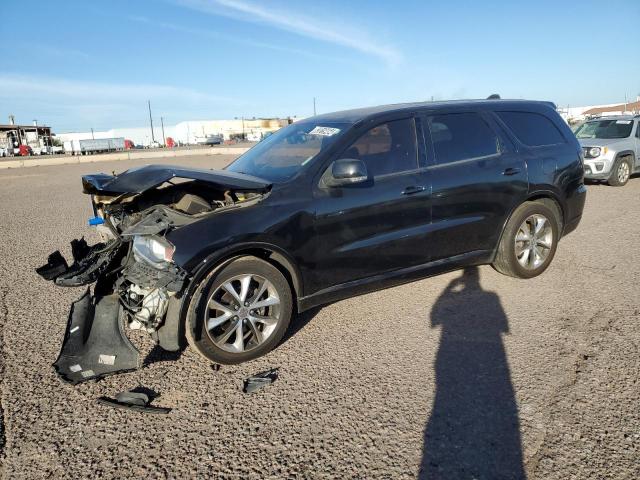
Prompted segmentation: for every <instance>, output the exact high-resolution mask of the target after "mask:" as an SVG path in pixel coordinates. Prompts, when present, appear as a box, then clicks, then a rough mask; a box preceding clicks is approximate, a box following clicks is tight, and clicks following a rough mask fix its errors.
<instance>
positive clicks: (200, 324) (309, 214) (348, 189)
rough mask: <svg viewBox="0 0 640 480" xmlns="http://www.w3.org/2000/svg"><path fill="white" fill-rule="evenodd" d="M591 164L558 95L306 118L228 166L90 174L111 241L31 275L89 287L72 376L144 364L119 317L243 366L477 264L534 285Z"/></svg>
mask: <svg viewBox="0 0 640 480" xmlns="http://www.w3.org/2000/svg"><path fill="white" fill-rule="evenodd" d="M581 155H582V153H581V148H580V145H579V144H578V142H577V140H576V138H575V137H574V135H573V133H572V132H571V130H570V129H569V128H568V126H567V125H566V124H565V123H564V122H563V121H562V119H561V118H560V117H559V116H558V114H557V113H556V111H555V108H554V106H553V104H551V103H548V102H532V101H509V100H485V101H455V102H436V103H415V104H401V105H389V106H381V107H374V108H366V109H358V110H350V111H344V112H338V113H331V114H327V115H321V116H317V117H313V118H309V119H306V120H302V121H299V122H296V123H294V124H292V125H289V126H288V127H286V128H283V129H282V130H280V131H279V132H277V133H276V134H274V135H271V136H270V137H268V138H267V139H265V140H264V141H263V142H261V143H259V144H258V145H256V146H255V147H253V148H252V149H251V150H249V151H248V152H246V153H245V154H244V155H242V156H241V157H240V158H238V159H237V160H236V161H234V162H233V163H232V164H231V165H229V166H228V167H227V168H226V169H224V170H218V171H215V170H194V169H184V168H180V167H167V166H161V165H157V166H153V165H152V166H145V167H141V168H137V169H132V170H128V171H126V172H123V173H121V174H119V175H105V174H98V175H89V176H85V177H83V186H84V191H85V192H86V193H88V194H91V196H92V203H93V208H94V212H95V217H94V218H93V219H92V220H91V222H92V223H94V224H98V228H99V229H100V230H101V232H102V234H103V236H104V237H103V242H101V243H99V244H97V245H94V246H91V247H90V246H88V245H87V244H86V243H85V242H84V240H74V242H72V247H73V254H74V263H73V264H72V265H71V266H68V265H67V263H66V261H65V260H64V258H63V257H62V256H61V255H60V254H59V253H58V252H56V253H54V254H52V255H51V256H50V257H49V262H48V263H47V265H45V266H43V267H41V268H40V269H39V273H40V274H41V275H42V276H43V277H45V278H47V279H52V280H55V282H56V283H57V284H58V285H73V286H76V285H86V284H90V283H93V282H96V285H95V287H94V292H93V295H90V294H89V293H88V292H87V294H86V295H85V296H84V297H83V298H81V299H80V300H78V301H77V302H75V303H74V305H73V308H72V311H71V314H70V317H69V325H68V328H67V333H66V336H65V341H64V344H63V348H62V352H61V354H60V358H59V359H58V361H57V362H56V368H57V370H58V372H59V373H60V374H61V375H62V376H63V378H65V379H67V380H69V381H72V382H79V381H83V380H86V379H88V378H95V377H99V376H102V375H106V374H109V373H114V372H116V371H120V370H127V369H130V368H135V366H137V351H136V350H135V349H134V348H133V347H132V346H131V344H130V343H129V342H128V340H127V339H126V337H123V336H122V324H124V323H126V324H128V326H129V327H130V328H140V329H145V330H147V331H148V332H150V333H151V334H152V335H153V336H154V337H155V338H156V339H157V341H158V342H159V344H160V346H162V347H163V348H165V349H168V350H177V349H179V348H181V340H182V338H184V337H186V338H187V339H188V341H189V343H190V344H191V346H192V347H194V348H195V349H196V350H197V351H198V352H199V353H201V354H202V355H204V356H205V357H206V358H207V359H209V360H211V361H215V362H220V363H238V362H243V361H246V360H250V359H253V358H256V357H258V356H260V355H263V354H265V353H267V352H268V351H269V350H271V349H272V348H274V347H275V346H276V345H277V344H278V342H279V341H280V340H281V339H282V337H283V335H284V333H285V331H286V330H287V327H288V325H289V321H290V319H291V317H292V315H293V314H295V313H299V312H302V311H303V310H306V309H309V308H311V307H314V306H317V305H322V304H326V303H328V302H332V301H335V300H340V299H343V298H347V297H351V296H354V295H359V294H362V293H365V292H369V291H371V290H374V289H380V288H384V287H388V286H390V285H396V284H399V283H402V282H408V281H411V280H415V279H418V278H423V277H426V276H429V275H434V274H437V273H441V272H445V271H449V270H452V269H456V268H460V267H463V266H468V265H479V264H492V265H493V266H494V267H495V268H496V269H497V270H498V271H500V272H502V273H504V274H507V275H511V276H514V277H519V278H530V277H534V276H536V275H539V274H540V273H542V272H543V271H544V270H545V269H546V268H547V267H548V266H549V264H550V262H551V260H552V259H553V256H554V253H555V251H556V247H557V244H558V240H559V239H560V238H561V237H562V236H563V235H566V234H567V233H569V232H570V231H572V230H573V229H575V228H576V226H577V225H578V222H579V221H580V218H581V215H582V209H583V206H584V202H585V192H586V190H585V187H584V184H583V164H582V157H581Z"/></svg>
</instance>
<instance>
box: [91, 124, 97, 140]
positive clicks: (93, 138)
mask: <svg viewBox="0 0 640 480" xmlns="http://www.w3.org/2000/svg"><path fill="white" fill-rule="evenodd" d="M91 139H92V140H95V139H96V137H94V136H93V127H91Z"/></svg>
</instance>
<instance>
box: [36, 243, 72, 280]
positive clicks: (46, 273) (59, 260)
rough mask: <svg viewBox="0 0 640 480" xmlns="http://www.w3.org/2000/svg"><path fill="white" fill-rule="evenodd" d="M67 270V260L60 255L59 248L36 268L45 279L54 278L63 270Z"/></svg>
mask: <svg viewBox="0 0 640 480" xmlns="http://www.w3.org/2000/svg"><path fill="white" fill-rule="evenodd" d="M67 270H69V266H68V265H67V261H66V260H65V258H64V257H63V256H62V254H61V253H60V251H59V250H56V251H55V252H53V253H52V254H51V255H49V258H48V259H47V263H46V264H45V265H43V266H41V267H39V268H36V273H37V274H38V275H40V276H41V277H42V278H44V279H45V280H55V279H56V277H58V276H60V275H61V274H63V273H64V272H66V271H67Z"/></svg>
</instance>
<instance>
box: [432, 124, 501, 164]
mask: <svg viewBox="0 0 640 480" xmlns="http://www.w3.org/2000/svg"><path fill="white" fill-rule="evenodd" d="M429 130H430V132H431V141H432V142H433V148H434V150H435V154H436V163H438V164H446V163H451V162H457V161H459V160H468V159H471V158H478V157H486V156H489V155H495V154H496V153H499V151H500V149H499V145H500V143H499V140H498V137H497V136H496V134H495V133H494V131H493V130H491V127H489V125H487V122H485V121H484V120H483V119H482V117H481V116H480V115H478V114H477V113H449V114H445V115H435V116H432V117H429Z"/></svg>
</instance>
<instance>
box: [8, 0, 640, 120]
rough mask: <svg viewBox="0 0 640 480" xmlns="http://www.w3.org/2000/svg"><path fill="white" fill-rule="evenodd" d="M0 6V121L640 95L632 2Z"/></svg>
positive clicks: (181, 0) (167, 1)
mask: <svg viewBox="0 0 640 480" xmlns="http://www.w3.org/2000/svg"><path fill="white" fill-rule="evenodd" d="M3 7H4V8H3V21H2V22H0V34H2V35H1V38H2V39H3V42H2V45H1V46H0V58H1V59H2V63H1V65H2V66H1V67H0V123H4V122H6V118H7V116H8V115H9V114H14V115H16V119H17V120H18V121H19V122H23V123H28V122H31V121H32V120H33V119H38V121H39V123H46V124H49V125H51V126H53V127H54V130H55V131H58V132H64V131H71V130H87V129H89V128H90V127H93V128H95V129H107V128H115V127H132V126H143V125H146V123H147V122H148V116H147V115H148V114H147V110H146V100H147V99H150V100H151V103H152V108H153V112H154V117H159V116H161V115H162V116H163V117H164V119H165V123H166V124H175V123H178V122H180V121H183V120H195V119H214V118H233V117H240V116H245V117H253V116H288V115H291V116H293V115H299V116H308V115H311V114H312V113H313V97H314V96H315V97H316V98H317V109H318V113H321V112H328V111H333V110H341V109H346V108H352V107H359V106H367V105H376V104H382V103H394V102H404V101H419V100H429V99H431V98H432V97H433V98H435V99H448V98H479V97H486V96H487V95H489V94H490V93H494V92H497V93H500V94H501V95H502V97H503V98H530V99H544V100H552V101H554V102H556V103H557V104H560V105H563V106H564V105H567V104H569V105H574V106H575V105H585V104H597V103H613V102H622V101H624V95H625V94H627V95H628V97H629V98H630V99H635V97H636V96H637V95H640V48H639V44H638V39H637V34H636V33H634V29H635V28H636V27H637V26H638V25H640V1H638V0H629V1H616V0H610V1H608V2H601V1H589V0H583V1H575V2H573V1H558V0H555V1H546V0H541V1H535V2H533V1H526V2H518V1H499V2H493V3H492V2H476V1H464V0H461V1H456V2H443V1H437V2H436V1H427V0H425V1H420V0H415V1H412V0H407V1H393V2H392V1H374V0H352V1H349V2H344V1H333V0H324V1H321V2H318V1H295V2H293V1H289V2H285V1H282V0H274V1H268V2H267V1H263V2H259V1H256V0H164V1H162V0H156V1H150V0H138V1H131V0H128V1H123V0H111V1H87V0H67V1H60V2H51V1H29V2H24V1H22V0H4V1H3ZM8 19H13V20H11V21H8ZM625 25H628V27H627V28H626V29H625V27H624V26H625ZM613 28H616V29H618V31H619V33H617V34H616V35H613V34H612V33H610V32H611V30H612V29H613ZM158 120H159V118H156V121H158Z"/></svg>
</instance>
